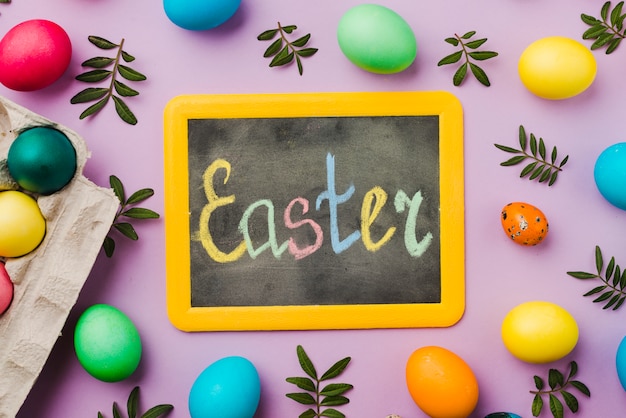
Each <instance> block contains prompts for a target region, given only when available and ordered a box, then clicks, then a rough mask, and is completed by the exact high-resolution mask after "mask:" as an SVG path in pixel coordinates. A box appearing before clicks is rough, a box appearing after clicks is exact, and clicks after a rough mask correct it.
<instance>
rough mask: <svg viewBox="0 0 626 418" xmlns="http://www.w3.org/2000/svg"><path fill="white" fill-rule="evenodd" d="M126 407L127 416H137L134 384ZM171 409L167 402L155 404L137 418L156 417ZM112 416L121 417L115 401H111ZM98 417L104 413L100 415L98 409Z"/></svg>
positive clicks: (137, 395)
mask: <svg viewBox="0 0 626 418" xmlns="http://www.w3.org/2000/svg"><path fill="white" fill-rule="evenodd" d="M126 409H127V413H128V418H137V416H138V415H137V411H138V409H139V386H135V388H134V389H133V390H132V391H131V392H130V395H129V396H128V401H127V402H126ZM172 409H174V407H173V406H172V405H169V404H161V405H156V406H153V407H152V408H150V409H148V410H147V411H146V412H144V413H143V414H142V415H139V418H158V417H161V416H164V415H165V414H167V413H168V412H170V411H171V410H172ZM113 417H114V418H122V413H121V411H120V407H119V406H118V405H117V403H116V402H113ZM98 418H104V415H102V412H100V411H98Z"/></svg>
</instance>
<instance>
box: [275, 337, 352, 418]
mask: <svg viewBox="0 0 626 418" xmlns="http://www.w3.org/2000/svg"><path fill="white" fill-rule="evenodd" d="M296 352H297V354H298V361H299V362H300V366H301V367H302V370H304V372H305V373H306V374H307V376H308V377H288V378H287V382H289V383H292V384H294V385H296V386H297V387H298V388H300V389H303V390H305V391H306V392H296V393H288V394H287V395H286V396H287V397H288V398H290V399H293V400H294V401H296V402H298V403H300V404H302V405H313V406H312V407H311V408H309V409H307V410H306V411H304V412H303V413H302V414H300V416H299V418H319V417H329V418H345V415H344V414H343V413H341V412H339V411H338V410H337V409H335V408H327V407H331V406H340V405H345V404H347V403H349V402H350V400H349V399H348V398H347V397H345V396H343V395H344V394H345V393H346V392H347V391H349V390H350V389H352V388H353V386H352V385H350V384H347V383H330V384H327V385H325V386H324V387H321V385H322V382H325V381H327V380H329V379H333V378H335V377H337V376H339V375H340V374H341V373H342V372H343V371H344V370H345V368H346V366H348V363H350V357H346V358H343V359H341V360H339V361H338V362H336V363H335V364H333V365H332V366H331V367H330V368H329V369H328V370H327V371H326V372H325V373H324V374H322V376H321V377H318V375H317V371H316V370H315V366H313V363H312V362H311V359H310V358H309V356H308V355H307V354H306V352H305V351H304V348H302V346H301V345H298V347H297V348H296Z"/></svg>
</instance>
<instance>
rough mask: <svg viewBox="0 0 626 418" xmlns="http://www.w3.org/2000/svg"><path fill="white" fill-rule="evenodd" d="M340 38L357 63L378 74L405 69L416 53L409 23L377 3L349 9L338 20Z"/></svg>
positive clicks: (345, 52) (349, 56)
mask: <svg viewBox="0 0 626 418" xmlns="http://www.w3.org/2000/svg"><path fill="white" fill-rule="evenodd" d="M337 41H338V42H339V47H340V48H341V51H342V52H343V53H344V55H345V56H346V57H347V58H348V59H349V60H350V61H351V62H352V63H353V64H354V65H356V66H357V67H360V68H362V69H364V70H366V71H370V72H373V73H377V74H392V73H398V72H400V71H403V70H405V69H406V68H407V67H409V66H410V65H411V64H412V63H413V61H414V60H415V56H416V54H417V41H416V40H415V34H414V33H413V30H412V29H411V27H410V26H409V24H408V23H407V22H406V21H405V20H404V19H403V18H402V17H401V16H400V15H398V14H397V13H396V12H394V11H393V10H391V9H389V8H387V7H384V6H379V5H376V4H361V5H359V6H355V7H353V8H351V9H350V10H348V11H347V12H346V13H345V14H344V15H343V16H342V18H341V20H340V21H339V25H338V27H337Z"/></svg>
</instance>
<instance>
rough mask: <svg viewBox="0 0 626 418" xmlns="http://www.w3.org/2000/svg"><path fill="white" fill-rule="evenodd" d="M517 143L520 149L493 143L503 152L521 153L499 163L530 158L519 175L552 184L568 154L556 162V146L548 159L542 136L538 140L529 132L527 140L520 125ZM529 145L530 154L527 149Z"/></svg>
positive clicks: (506, 164) (517, 162)
mask: <svg viewBox="0 0 626 418" xmlns="http://www.w3.org/2000/svg"><path fill="white" fill-rule="evenodd" d="M519 144H520V149H515V148H511V147H507V146H506V145H500V144H494V145H495V146H496V148H498V149H499V150H502V151H504V152H508V153H511V154H521V155H516V156H515V157H511V158H509V159H508V160H506V161H504V162H502V163H500V165H501V166H504V167H507V166H512V165H517V164H520V163H521V162H523V161H525V160H526V159H530V160H531V162H530V163H528V164H527V165H526V166H525V167H524V168H523V169H522V172H521V173H520V177H521V178H524V177H526V176H528V179H529V180H538V181H539V183H545V182H548V186H552V185H553V184H554V182H555V181H556V180H557V177H558V176H559V172H561V171H563V166H564V165H565V164H567V160H568V159H569V155H566V156H565V158H563V159H562V160H561V162H560V163H558V164H557V159H558V152H557V149H556V147H553V148H552V152H551V153H550V160H549V161H548V160H547V150H546V144H545V142H544V141H543V138H539V140H537V137H536V136H535V134H533V133H531V134H530V141H529V140H528V137H527V135H526V130H525V129H524V127H523V126H522V125H520V127H519ZM529 147H530V154H529V153H528V151H527V149H528V148H529Z"/></svg>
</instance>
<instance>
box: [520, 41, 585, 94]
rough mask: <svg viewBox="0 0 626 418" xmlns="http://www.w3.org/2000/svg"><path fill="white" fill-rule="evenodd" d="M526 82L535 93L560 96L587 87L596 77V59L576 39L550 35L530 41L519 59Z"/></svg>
mask: <svg viewBox="0 0 626 418" xmlns="http://www.w3.org/2000/svg"><path fill="white" fill-rule="evenodd" d="M518 71H519V76H520V78H521V80H522V83H524V85H525V86H526V88H527V89H528V90H530V91H531V92H532V93H534V94H535V95H537V96H539V97H542V98H544V99H552V100H560V99H567V98H570V97H573V96H576V95H578V94H580V93H582V92H583V91H585V90H586V89H587V88H588V87H589V86H590V85H591V83H593V80H594V79H595V77H596V72H597V64H596V60H595V58H594V56H593V54H592V53H591V51H590V50H589V49H587V48H586V47H585V46H584V45H583V44H581V43H580V42H578V41H575V40H573V39H569V38H565V37H562V36H550V37H547V38H542V39H539V40H537V41H535V42H533V43H532V44H530V45H529V46H528V47H527V48H526V49H525V50H524V52H522V55H521V56H520V59H519V62H518Z"/></svg>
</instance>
